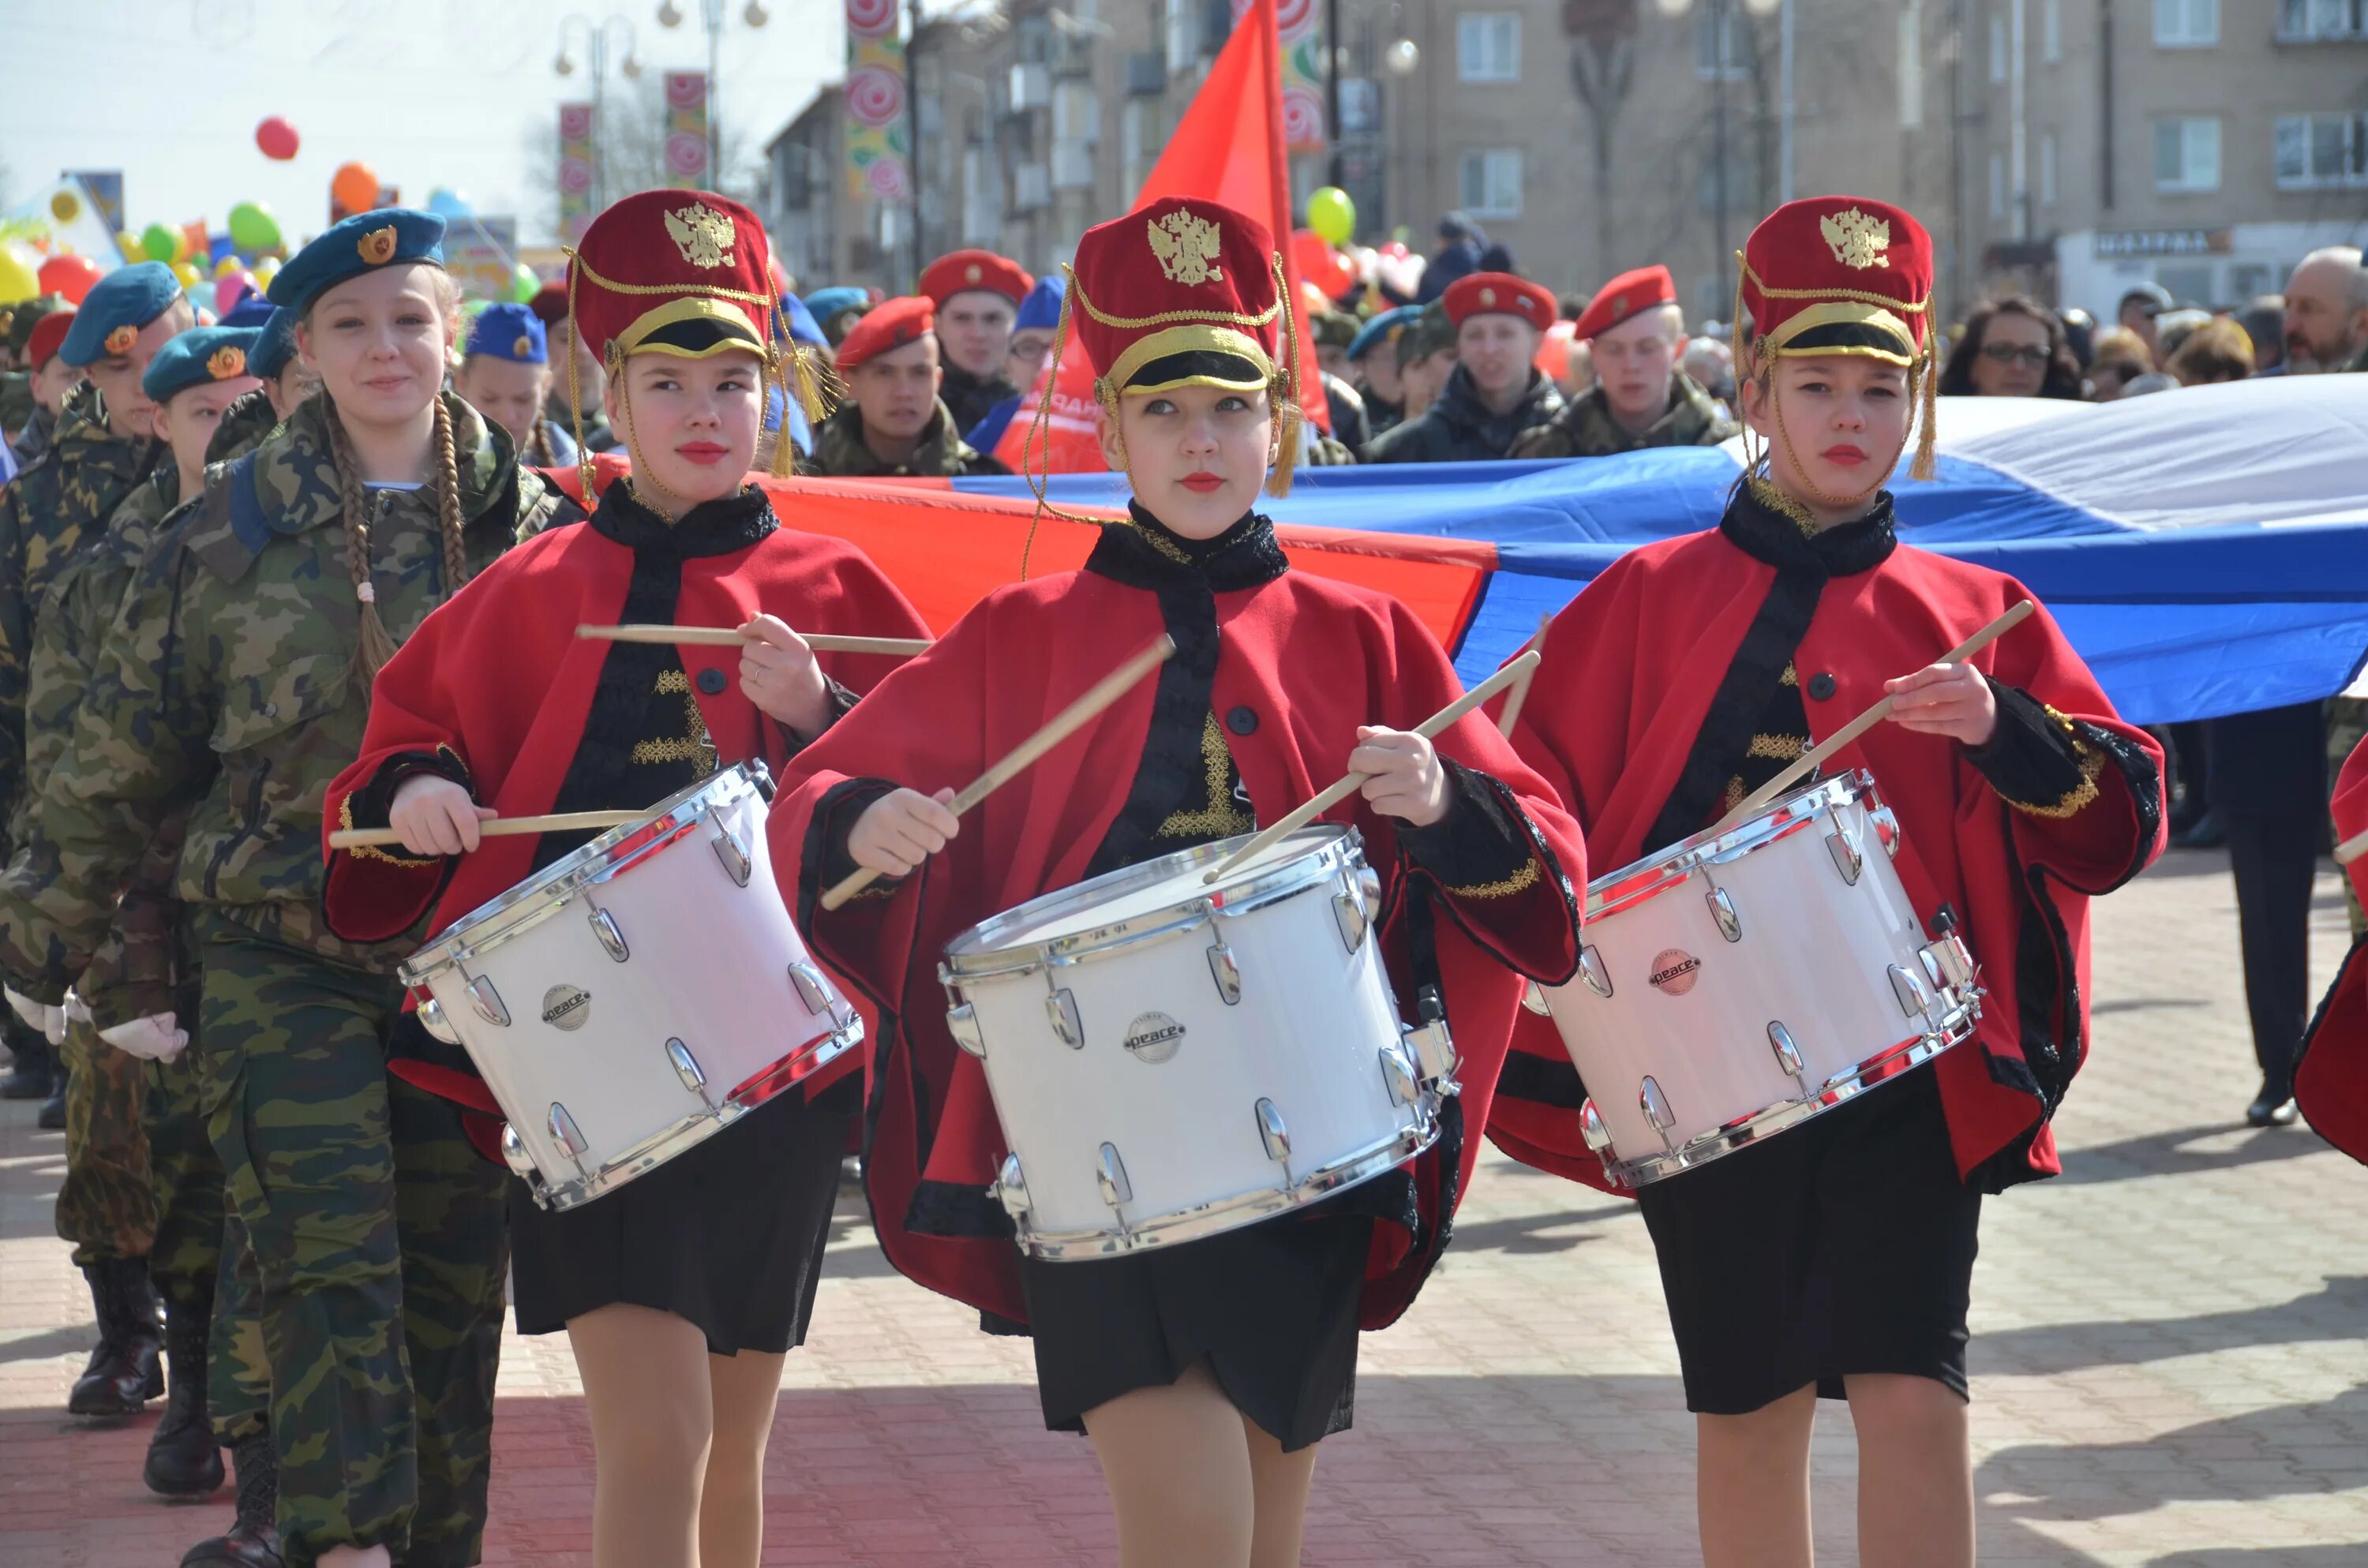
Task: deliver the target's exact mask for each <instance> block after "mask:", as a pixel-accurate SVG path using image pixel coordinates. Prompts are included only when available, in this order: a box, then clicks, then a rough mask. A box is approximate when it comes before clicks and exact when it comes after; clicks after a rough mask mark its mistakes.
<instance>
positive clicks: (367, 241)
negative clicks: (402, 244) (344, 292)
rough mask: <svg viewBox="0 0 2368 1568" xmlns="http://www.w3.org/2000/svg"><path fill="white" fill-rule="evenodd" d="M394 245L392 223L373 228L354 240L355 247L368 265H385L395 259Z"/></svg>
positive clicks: (363, 261)
mask: <svg viewBox="0 0 2368 1568" xmlns="http://www.w3.org/2000/svg"><path fill="white" fill-rule="evenodd" d="M394 247H395V239H394V225H393V224H392V223H389V224H388V225H386V227H384V228H382V229H372V230H371V231H370V233H367V234H364V235H363V236H362V237H361V238H360V239H359V240H357V241H355V242H354V249H355V250H356V251H357V252H358V253H359V255H360V256H361V258H362V263H363V265H364V266H367V267H384V266H385V265H386V264H387V263H388V262H390V261H393V259H394Z"/></svg>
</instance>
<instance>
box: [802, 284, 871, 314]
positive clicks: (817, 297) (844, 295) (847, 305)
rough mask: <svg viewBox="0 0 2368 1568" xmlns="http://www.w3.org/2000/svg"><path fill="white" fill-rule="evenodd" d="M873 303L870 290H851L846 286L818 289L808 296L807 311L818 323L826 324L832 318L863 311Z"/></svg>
mask: <svg viewBox="0 0 2368 1568" xmlns="http://www.w3.org/2000/svg"><path fill="white" fill-rule="evenodd" d="M870 303H871V291H870V290H865V289H851V288H847V287H845V286H840V287H837V288H831V289H817V290H814V292H813V293H811V294H808V295H807V296H806V309H807V310H808V311H809V312H812V313H813V315H814V320H816V321H818V322H826V321H828V320H830V318H831V317H833V316H835V315H838V314H840V313H842V312H847V311H856V310H861V309H862V308H863V307H864V306H866V305H869V304H870Z"/></svg>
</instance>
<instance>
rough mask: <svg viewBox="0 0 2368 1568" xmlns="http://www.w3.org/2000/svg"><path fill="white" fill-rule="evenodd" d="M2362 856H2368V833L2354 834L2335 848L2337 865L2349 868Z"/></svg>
mask: <svg viewBox="0 0 2368 1568" xmlns="http://www.w3.org/2000/svg"><path fill="white" fill-rule="evenodd" d="M2362 855H2368V833H2361V834H2354V835H2352V836H2351V837H2350V838H2347V839H2345V840H2344V841H2343V842H2342V843H2340V844H2339V845H2337V846H2335V863H2336V864H2337V865H2339V866H2349V865H2350V864H2351V862H2352V861H2354V860H2357V859H2359V858H2360V857H2362Z"/></svg>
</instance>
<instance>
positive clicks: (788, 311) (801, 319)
mask: <svg viewBox="0 0 2368 1568" xmlns="http://www.w3.org/2000/svg"><path fill="white" fill-rule="evenodd" d="M781 319H782V320H783V321H785V322H787V323H789V326H790V341H791V343H811V344H814V346H815V347H828V346H829V343H830V339H829V338H827V337H825V336H824V335H823V333H822V324H821V323H820V322H818V321H816V320H814V312H812V311H810V310H808V309H806V306H805V301H803V300H801V299H799V298H798V297H797V296H796V295H795V294H784V295H782V296H781Z"/></svg>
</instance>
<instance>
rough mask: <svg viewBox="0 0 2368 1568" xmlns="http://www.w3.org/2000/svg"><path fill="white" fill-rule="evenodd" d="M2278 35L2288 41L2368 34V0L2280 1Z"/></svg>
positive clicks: (2302, 41) (2298, 41)
mask: <svg viewBox="0 0 2368 1568" xmlns="http://www.w3.org/2000/svg"><path fill="white" fill-rule="evenodd" d="M2278 37H2279V39H2280V40H2283V41H2284V42H2287V43H2313V42H2317V41H2319V40H2326V39H2357V38H2362V37H2368V0H2279V4H2278Z"/></svg>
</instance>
